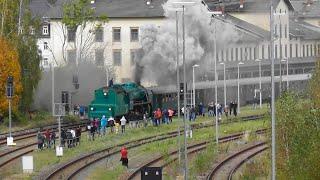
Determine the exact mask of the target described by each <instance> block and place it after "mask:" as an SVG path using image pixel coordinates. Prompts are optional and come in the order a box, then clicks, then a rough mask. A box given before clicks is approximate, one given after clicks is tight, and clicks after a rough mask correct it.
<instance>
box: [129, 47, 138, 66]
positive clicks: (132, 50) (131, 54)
mask: <svg viewBox="0 0 320 180" xmlns="http://www.w3.org/2000/svg"><path fill="white" fill-rule="evenodd" d="M136 53H137V51H136V50H135V49H131V51H130V60H131V66H133V65H134V64H135V58H136Z"/></svg>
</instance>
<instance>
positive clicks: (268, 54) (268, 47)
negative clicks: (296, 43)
mask: <svg viewBox="0 0 320 180" xmlns="http://www.w3.org/2000/svg"><path fill="white" fill-rule="evenodd" d="M270 55H271V53H270V45H268V58H269V59H270V57H271V56H270Z"/></svg>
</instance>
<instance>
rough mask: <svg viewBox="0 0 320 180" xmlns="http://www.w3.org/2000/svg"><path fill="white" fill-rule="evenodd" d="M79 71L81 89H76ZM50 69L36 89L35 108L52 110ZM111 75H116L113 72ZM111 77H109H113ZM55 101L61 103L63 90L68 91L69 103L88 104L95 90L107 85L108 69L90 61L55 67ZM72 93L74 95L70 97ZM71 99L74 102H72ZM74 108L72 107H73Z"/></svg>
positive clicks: (43, 75)
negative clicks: (74, 78)
mask: <svg viewBox="0 0 320 180" xmlns="http://www.w3.org/2000/svg"><path fill="white" fill-rule="evenodd" d="M77 71H78V72H79V73H78V83H79V85H80V86H79V89H75V86H74V84H73V75H75V74H77V73H76V72H77ZM51 72H52V71H50V70H48V71H44V72H43V73H42V78H41V81H40V82H39V85H38V87H37V90H36V91H35V99H34V108H35V109H41V110H47V111H50V110H51V93H52V91H51V87H52V86H51V83H52V76H51ZM109 75H110V76H111V77H114V76H113V75H112V73H111V74H110V73H109ZM111 77H109V78H111ZM54 78H55V81H54V82H55V88H54V89H55V90H54V91H55V92H54V93H55V103H61V92H62V91H68V92H69V93H70V94H69V103H72V104H73V105H74V104H78V105H87V104H89V103H90V101H91V100H92V99H93V95H94V90H95V89H97V88H100V87H103V86H106V85H107V77H106V70H105V68H102V67H97V66H96V65H95V64H93V63H92V62H90V61H84V62H80V63H79V65H78V67H77V66H76V65H66V66H62V67H56V68H55V77H54ZM70 95H71V96H72V97H70ZM70 100H71V101H72V102H70ZM71 108H72V107H71Z"/></svg>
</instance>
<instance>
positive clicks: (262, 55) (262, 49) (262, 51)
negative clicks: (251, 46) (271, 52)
mask: <svg viewBox="0 0 320 180" xmlns="http://www.w3.org/2000/svg"><path fill="white" fill-rule="evenodd" d="M261 58H262V59H264V45H262V48H261Z"/></svg>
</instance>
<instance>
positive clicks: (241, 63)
mask: <svg viewBox="0 0 320 180" xmlns="http://www.w3.org/2000/svg"><path fill="white" fill-rule="evenodd" d="M243 64H244V63H243V62H239V63H238V113H239V114H240V65H243Z"/></svg>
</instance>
